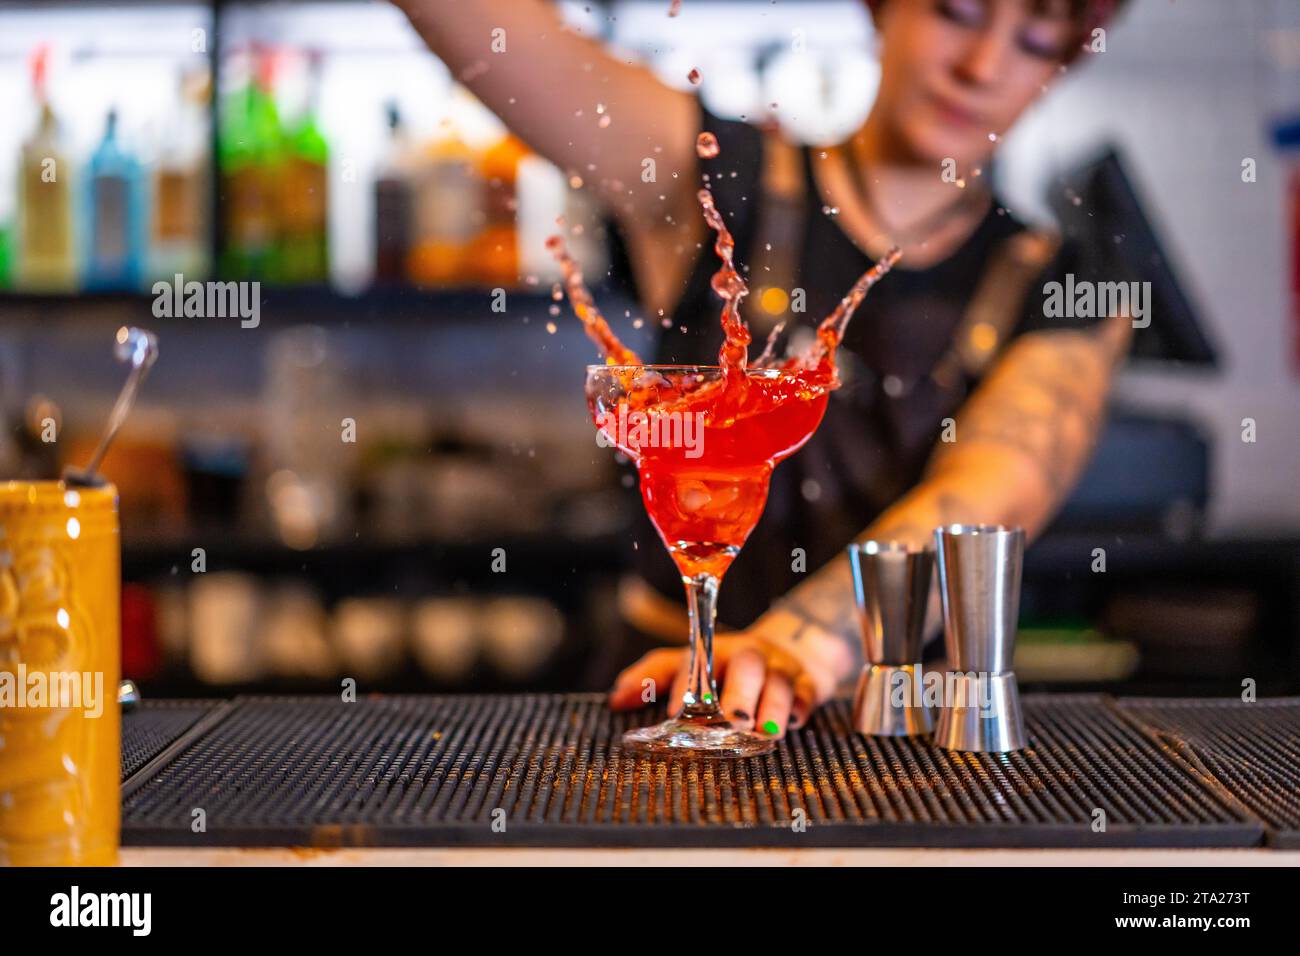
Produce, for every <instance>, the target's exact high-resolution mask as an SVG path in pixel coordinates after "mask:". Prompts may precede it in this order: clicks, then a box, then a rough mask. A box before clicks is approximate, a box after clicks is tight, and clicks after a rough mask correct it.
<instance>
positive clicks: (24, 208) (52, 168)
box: [18, 46, 77, 292]
mask: <svg viewBox="0 0 1300 956" xmlns="http://www.w3.org/2000/svg"><path fill="white" fill-rule="evenodd" d="M48 70H49V47H47V46H43V47H41V48H40V49H38V50H37V51H36V54H35V56H34V57H33V59H32V90H33V95H34V98H35V100H36V102H37V103H38V104H39V119H38V120H37V124H36V128H35V130H33V132H32V133H31V135H30V136H29V138H28V139H27V140H26V142H24V143H23V146H22V159H21V162H20V170H19V187H18V188H19V190H20V195H19V202H18V212H19V216H20V226H19V236H20V241H19V248H18V263H19V275H20V282H21V284H22V285H23V286H24V287H25V288H29V289H37V290H41V291H51V292H53V291H66V290H69V289H71V288H73V286H74V285H75V283H76V278H77V276H76V268H77V266H76V246H75V243H74V241H73V218H72V214H73V208H72V207H73V202H72V195H73V193H72V189H73V183H74V181H75V173H74V171H73V168H72V163H71V161H70V158H69V156H68V154H67V152H66V148H65V143H64V137H63V132H62V129H61V128H60V124H59V120H58V118H57V117H56V116H55V115H54V109H53V107H52V106H51V105H50V100H49V95H48V78H49V77H48Z"/></svg>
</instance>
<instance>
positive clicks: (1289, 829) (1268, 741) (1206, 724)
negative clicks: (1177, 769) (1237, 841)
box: [1117, 697, 1300, 849]
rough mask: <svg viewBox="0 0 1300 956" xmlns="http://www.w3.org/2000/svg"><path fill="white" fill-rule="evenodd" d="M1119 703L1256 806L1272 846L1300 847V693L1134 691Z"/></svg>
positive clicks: (1177, 752) (1252, 807) (1184, 757)
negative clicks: (1249, 696)
mask: <svg viewBox="0 0 1300 956" xmlns="http://www.w3.org/2000/svg"><path fill="white" fill-rule="evenodd" d="M1117 705H1118V706H1119V708H1120V709H1121V711H1123V712H1124V713H1125V714H1127V715H1129V716H1130V717H1132V718H1133V719H1134V720H1136V721H1138V722H1139V723H1140V724H1141V725H1142V726H1143V727H1144V728H1146V729H1147V730H1148V731H1149V732H1150V733H1152V734H1153V735H1154V736H1156V737H1157V739H1159V740H1161V742H1162V743H1164V744H1165V746H1166V747H1168V748H1169V751H1170V753H1172V754H1173V755H1174V756H1175V757H1177V758H1178V759H1182V760H1185V761H1186V762H1187V763H1188V764H1189V765H1190V766H1192V767H1194V768H1195V769H1197V770H1199V771H1201V772H1202V773H1205V774H1207V775H1208V776H1211V777H1213V778H1214V779H1216V780H1218V781H1219V782H1220V783H1222V784H1224V785H1225V786H1226V787H1227V788H1228V789H1229V790H1230V791H1231V792H1232V794H1233V796H1234V797H1236V798H1237V799H1238V800H1240V801H1241V802H1242V803H1243V804H1245V805H1246V806H1247V807H1249V808H1250V811H1251V812H1252V813H1253V814H1255V815H1256V816H1258V817H1259V818H1260V819H1262V820H1263V821H1264V822H1265V823H1266V824H1267V825H1268V830H1267V834H1266V839H1267V842H1268V844H1269V845H1270V846H1276V847H1279V848H1286V849H1300V697H1285V698H1273V699H1270V700H1258V701H1255V702H1253V703H1249V704H1247V703H1242V702H1240V701H1235V700H1161V699H1159V698H1131V699H1128V700H1120V701H1118V702H1117Z"/></svg>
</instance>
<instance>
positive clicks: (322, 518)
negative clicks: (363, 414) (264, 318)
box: [262, 325, 358, 549]
mask: <svg viewBox="0 0 1300 956" xmlns="http://www.w3.org/2000/svg"><path fill="white" fill-rule="evenodd" d="M341 364H342V363H341V361H340V358H339V355H338V351H337V349H336V348H335V345H334V342H333V340H332V338H331V336H330V334H329V333H328V332H326V331H325V330H324V329H322V328H320V327H319V326H311V325H303V326H296V327H294V328H291V329H287V330H285V331H283V332H278V333H276V335H275V338H274V339H273V340H272V342H271V344H270V345H269V346H268V348H267V351H266V385H265V389H264V408H265V417H264V422H265V428H264V429H263V434H262V437H263V440H264V441H265V445H266V463H267V471H268V476H267V478H266V499H265V500H266V504H267V507H268V510H269V513H270V517H271V520H272V523H273V526H274V528H275V530H276V533H277V535H278V536H279V538H280V539H281V540H282V541H283V542H284V543H285V544H287V545H289V546H290V547H293V548H300V549H306V548H311V547H313V546H315V545H316V544H318V543H321V542H323V541H329V540H334V539H336V538H337V537H338V535H340V534H341V533H343V531H345V530H346V529H347V528H348V527H350V521H351V513H350V508H349V497H350V496H349V493H348V489H349V483H348V478H349V474H350V472H351V467H352V464H353V459H354V457H355V456H354V455H353V454H352V452H353V450H355V449H356V447H357V445H356V442H357V428H358V425H357V418H356V415H357V414H358V412H357V411H356V410H355V409H353V414H352V415H348V414H347V410H348V408H349V394H350V393H349V389H348V387H347V383H348V379H347V376H346V375H344V374H342V368H341Z"/></svg>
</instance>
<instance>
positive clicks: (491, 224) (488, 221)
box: [472, 133, 529, 287]
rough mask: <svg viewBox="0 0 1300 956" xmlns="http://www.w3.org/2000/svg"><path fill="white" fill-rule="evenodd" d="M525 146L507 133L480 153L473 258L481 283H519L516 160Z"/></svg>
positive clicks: (525, 151)
mask: <svg viewBox="0 0 1300 956" xmlns="http://www.w3.org/2000/svg"><path fill="white" fill-rule="evenodd" d="M528 156H529V150H528V147H527V146H525V145H524V143H523V141H522V140H521V139H519V137H517V136H515V135H514V134H513V133H506V134H505V135H504V136H502V137H501V139H499V140H497V141H496V142H495V143H493V144H492V146H490V147H489V148H488V149H487V151H486V152H485V153H484V154H483V160H482V166H481V171H482V177H483V215H484V224H483V230H482V232H480V233H479V236H478V239H477V240H476V241H475V250H474V255H473V257H472V258H473V262H474V266H475V270H476V273H477V278H478V280H479V281H480V282H482V283H483V284H484V285H487V286H492V287H497V286H499V287H510V286H516V285H518V284H519V229H518V214H519V164H520V163H521V162H522V161H523V160H524V159H526V158H527V157H528Z"/></svg>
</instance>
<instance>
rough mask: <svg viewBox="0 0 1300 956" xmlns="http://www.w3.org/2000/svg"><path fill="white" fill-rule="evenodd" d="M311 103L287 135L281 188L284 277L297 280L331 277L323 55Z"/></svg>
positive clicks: (316, 70) (306, 281) (316, 62)
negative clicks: (320, 112)
mask: <svg viewBox="0 0 1300 956" xmlns="http://www.w3.org/2000/svg"><path fill="white" fill-rule="evenodd" d="M311 75H312V85H311V90H312V92H311V97H310V99H309V101H308V105H307V109H306V110H305V111H304V113H303V115H302V116H301V117H300V118H299V120H298V122H297V123H295V124H294V126H293V128H292V129H291V130H290V131H289V134H288V136H287V137H286V138H285V150H284V166H283V178H282V179H281V188H280V193H279V196H280V229H281V232H280V255H281V267H282V278H283V280H284V281H285V282H289V283H298V284H323V283H325V282H327V281H328V280H329V239H328V219H329V217H328V209H329V144H328V143H327V142H326V141H325V136H324V134H323V133H322V132H321V129H320V124H319V121H318V119H317V106H316V104H317V98H318V95H319V91H320V60H319V58H318V57H315V56H314V57H313V59H312V65H311Z"/></svg>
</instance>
